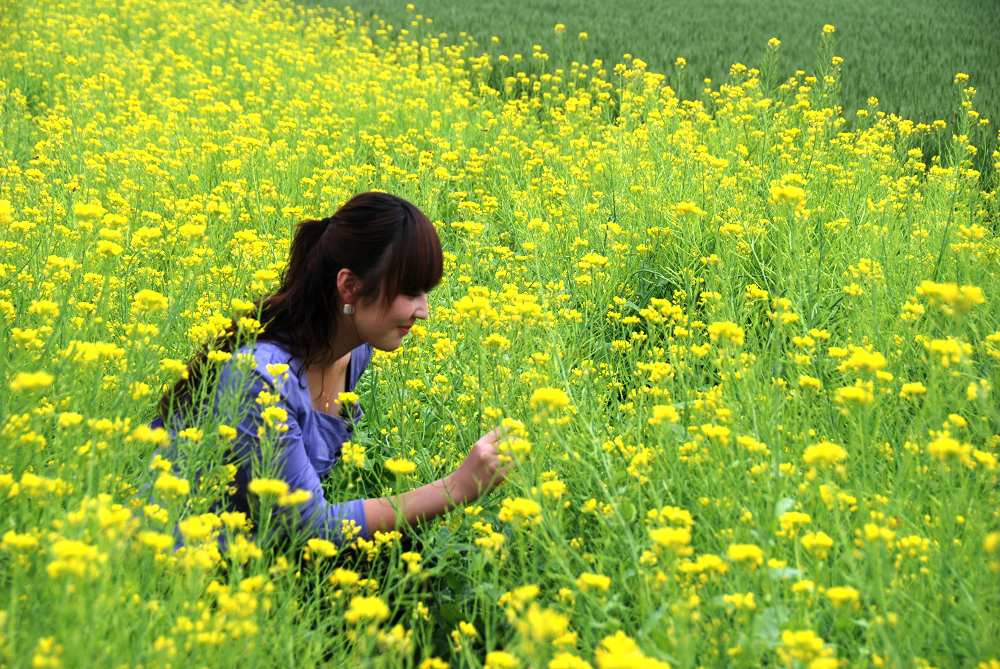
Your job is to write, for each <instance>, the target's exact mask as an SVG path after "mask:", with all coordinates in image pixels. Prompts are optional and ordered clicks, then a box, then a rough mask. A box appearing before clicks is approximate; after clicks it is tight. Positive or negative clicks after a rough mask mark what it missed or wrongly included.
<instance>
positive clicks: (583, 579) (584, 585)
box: [576, 571, 611, 592]
mask: <svg viewBox="0 0 1000 669" xmlns="http://www.w3.org/2000/svg"><path fill="white" fill-rule="evenodd" d="M576 587H578V588H579V589H580V590H583V591H587V590H600V591H601V592H607V591H608V588H610V587H611V579H610V578H608V577H607V576H604V575H603V574H593V573H591V572H589V571H585V572H583V573H582V574H580V576H579V577H577V579H576Z"/></svg>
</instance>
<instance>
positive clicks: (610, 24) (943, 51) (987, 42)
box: [304, 0, 1000, 169]
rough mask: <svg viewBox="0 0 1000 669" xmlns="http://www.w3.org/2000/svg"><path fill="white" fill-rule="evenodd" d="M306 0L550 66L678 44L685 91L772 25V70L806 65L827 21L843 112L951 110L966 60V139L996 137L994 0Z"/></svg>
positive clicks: (667, 67)
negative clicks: (969, 96) (969, 93)
mask: <svg viewBox="0 0 1000 669" xmlns="http://www.w3.org/2000/svg"><path fill="white" fill-rule="evenodd" d="M304 1H305V2H306V3H307V4H321V5H331V6H337V7H348V6H349V7H351V8H353V9H355V10H357V11H359V12H361V13H362V14H363V15H365V16H367V17H371V16H373V15H377V16H379V17H381V18H383V19H384V20H386V21H387V22H388V23H390V24H391V25H393V26H394V27H395V28H396V29H399V28H403V27H407V28H410V26H409V22H410V21H412V20H413V18H414V16H415V15H416V14H421V15H423V16H425V17H430V18H431V19H432V21H433V22H432V24H431V25H426V24H424V25H422V26H421V28H420V30H421V31H424V32H427V31H430V32H432V33H439V32H445V33H447V34H448V35H449V37H451V38H455V39H457V38H458V36H459V34H460V33H461V32H463V31H464V32H467V33H469V34H470V35H471V36H472V37H473V38H475V39H476V41H477V42H478V43H479V45H480V46H481V47H482V49H483V50H484V51H489V52H490V53H492V54H494V55H499V54H501V53H506V54H508V55H511V54H513V53H518V52H519V53H522V54H524V56H525V62H524V65H525V67H527V66H528V65H530V60H531V59H530V54H531V49H532V45H533V44H540V45H541V46H542V48H543V49H544V50H545V51H546V52H548V53H549V54H550V60H549V63H548V67H549V68H550V71H551V69H554V68H555V67H558V66H560V65H562V64H568V63H569V62H571V61H573V60H578V61H580V62H587V63H589V62H591V61H592V60H593V59H594V58H601V59H603V60H604V61H605V64H606V66H607V67H608V69H609V71H610V69H611V67H613V65H614V63H616V62H619V61H621V60H622V56H623V54H625V53H626V52H627V53H630V54H632V55H633V56H637V57H639V58H642V59H643V60H645V61H646V62H647V63H649V66H650V69H653V70H657V71H661V72H667V71H671V70H672V69H673V68H674V60H675V58H676V57H677V56H683V57H684V58H686V59H687V61H688V66H687V67H688V70H689V76H688V77H687V81H686V85H681V86H680V90H679V91H678V93H679V94H680V95H681V96H682V97H686V98H693V97H698V96H700V95H701V89H702V87H703V83H702V79H703V78H704V77H709V78H711V79H712V80H713V85H717V84H718V83H720V82H722V81H724V80H725V78H726V77H727V74H728V71H729V67H730V66H731V65H732V64H733V63H737V62H740V63H744V64H746V65H748V66H751V67H752V66H757V65H760V64H761V62H762V57H763V54H764V51H765V50H766V48H767V46H766V45H767V40H768V39H770V38H771V37H778V38H779V39H781V41H782V45H781V48H780V53H781V61H780V65H781V69H782V72H784V73H785V74H791V73H792V72H794V70H795V69H796V68H802V69H805V70H810V71H811V70H812V69H813V67H814V65H815V64H816V60H817V49H818V46H819V36H820V31H821V29H822V26H823V24H825V23H832V24H833V25H834V26H836V28H837V33H836V49H835V52H836V53H837V54H838V55H840V56H843V58H844V59H845V61H844V65H843V82H842V84H843V95H844V106H845V112H846V114H847V116H848V118H849V119H852V118H853V116H854V110H855V109H857V108H859V107H864V106H866V104H867V103H866V101H867V99H868V97H869V96H876V97H877V98H878V99H879V109H882V110H883V111H886V112H892V113H898V114H900V115H902V116H905V117H907V118H911V119H914V120H920V121H926V122H929V121H932V120H934V119H937V118H941V119H945V120H947V121H949V122H951V121H952V120H953V118H954V115H955V112H956V110H957V105H958V103H957V93H956V89H955V87H954V86H953V85H952V78H953V77H954V75H955V73H956V72H967V73H969V74H970V75H971V76H972V81H971V83H972V85H973V86H975V87H976V88H977V89H978V91H979V92H978V95H977V96H976V107H977V109H978V110H979V111H980V112H981V113H982V114H983V115H984V116H986V117H987V118H989V119H990V125H989V126H988V127H987V128H985V129H980V131H979V132H978V133H977V134H978V136H977V137H975V138H974V140H975V143H976V144H977V145H978V146H980V147H981V148H983V149H986V150H987V155H988V151H990V150H992V148H993V147H994V146H995V145H996V141H995V138H996V132H997V130H996V128H997V125H996V124H997V123H998V122H1000V0H957V1H955V2H940V1H938V0H900V1H898V2H890V1H886V0H837V1H831V0H824V1H821V2H799V1H795V0H696V1H692V0H660V1H657V2H649V1H643V0H619V1H618V2H614V3H610V2H604V3H598V2H585V1H584V0H568V1H564V2H555V1H554V0H538V1H533V2H525V1H524V0H493V2H490V3H479V2H469V1H468V0H422V1H417V2H414V4H415V5H416V12H415V13H414V12H407V10H406V4H407V3H406V0H355V1H354V2H350V3H344V2H335V1H332V0H304ZM556 23H563V24H565V26H566V32H565V33H564V34H563V35H562V36H561V37H557V36H556V34H555V33H554V31H553V26H554V25H555V24H556ZM410 29H411V30H412V28H410ZM580 31H585V32H587V33H588V34H589V39H588V40H587V41H586V42H580V41H579V39H578V38H577V35H578V33H579V32H580ZM493 35H496V36H498V37H500V43H499V44H492V43H491V40H490V37H491V36H493ZM560 41H561V43H562V44H561V46H560ZM987 155H984V156H982V158H983V159H985V158H987ZM985 163H986V160H983V164H981V167H986V165H985ZM987 169H988V168H987Z"/></svg>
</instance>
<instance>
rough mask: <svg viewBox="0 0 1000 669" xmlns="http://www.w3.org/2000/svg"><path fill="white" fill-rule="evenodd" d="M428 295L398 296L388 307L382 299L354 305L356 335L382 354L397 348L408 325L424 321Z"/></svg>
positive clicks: (408, 327)
mask: <svg viewBox="0 0 1000 669" xmlns="http://www.w3.org/2000/svg"><path fill="white" fill-rule="evenodd" d="M427 315H428V314H427V293H419V294H417V295H404V294H400V295H397V296H396V298H395V299H394V300H393V301H392V302H391V303H390V304H389V306H388V307H383V306H382V302H381V299H377V300H376V301H375V302H374V303H372V304H356V305H355V313H354V316H353V318H354V324H355V326H356V327H357V329H358V335H359V336H360V337H361V338H362V339H363V340H364V341H367V342H368V343H369V344H371V345H372V346H373V347H375V348H377V349H379V350H382V351H394V350H396V349H397V348H399V346H400V344H401V343H402V342H403V337H405V336H406V334H407V332H408V331H409V329H410V326H411V325H413V323H414V322H416V320H417V319H418V318H422V319H426V318H427Z"/></svg>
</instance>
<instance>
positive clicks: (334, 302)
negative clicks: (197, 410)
mask: <svg viewBox="0 0 1000 669" xmlns="http://www.w3.org/2000/svg"><path fill="white" fill-rule="evenodd" d="M345 267H346V268H348V269H350V270H351V271H353V272H354V273H355V274H357V275H358V277H360V279H361V289H360V292H359V293H358V297H359V299H360V300H363V301H365V302H367V303H373V302H374V300H375V299H376V298H377V297H378V296H379V293H380V291H381V302H382V305H383V306H384V307H388V305H389V304H391V303H392V301H393V300H394V299H395V298H396V296H397V295H400V294H404V295H415V294H418V293H422V292H428V291H430V290H431V289H432V288H434V287H435V286H436V285H437V284H438V283H439V282H440V281H441V272H442V254H441V242H440V240H439V239H438V235H437V230H435V229H434V225H433V224H432V223H431V222H430V220H428V218H427V217H426V216H425V215H424V214H423V212H421V211H420V210H419V209H418V208H417V207H415V206H414V205H413V204H411V203H410V202H407V201H406V200H404V199H403V198H400V197H397V196H395V195H389V194H387V193H378V192H368V193H360V194H358V195H355V196H354V197H352V198H351V199H350V200H348V201H347V202H346V203H344V205H343V206H341V207H340V208H339V209H338V210H337V211H336V212H334V214H333V215H332V216H330V217H328V218H324V219H318V220H305V221H302V222H301V223H299V224H298V227H297V228H296V230H295V237H294V238H293V239H292V246H291V252H290V255H289V260H288V265H287V266H286V268H285V271H284V274H283V275H282V277H281V285H280V286H279V288H278V290H277V291H276V292H274V293H273V294H271V295H268V296H266V297H263V298H260V299H258V300H256V301H255V302H254V306H255V307H256V312H257V314H259V316H258V320H259V321H260V322H261V325H262V329H261V331H260V332H259V333H258V335H257V339H266V340H269V341H273V342H276V343H278V344H280V345H282V346H283V347H284V348H285V349H286V350H288V351H289V352H290V353H291V354H292V355H293V356H295V357H296V358H297V359H298V360H300V361H301V362H302V363H303V364H304V365H307V366H308V365H313V364H329V363H331V362H332V361H333V348H332V345H333V340H334V337H335V335H336V334H337V332H336V328H337V314H338V312H340V310H341V301H340V295H339V292H338V290H337V273H338V272H339V271H340V270H341V269H343V268H345ZM240 335H241V333H240V331H239V328H238V321H237V319H233V321H232V323H230V325H229V327H228V328H227V329H226V332H225V334H223V335H222V336H221V337H219V338H218V339H216V341H215V343H214V344H213V345H210V346H209V347H207V348H205V349H203V350H201V351H199V352H198V354H197V355H195V357H194V358H193V359H192V360H191V361H190V362H189V364H188V367H187V375H186V377H185V378H182V379H180V380H179V381H178V382H177V383H176V384H175V385H174V386H173V387H172V388H171V389H170V390H168V391H167V392H166V393H164V395H163V397H162V398H161V399H160V402H159V405H158V408H157V409H158V410H157V413H158V415H159V416H160V417H161V418H162V419H163V421H164V423H167V421H168V415H169V413H170V412H171V410H174V411H176V410H178V409H179V408H181V407H183V406H185V405H190V404H192V403H193V402H192V400H193V397H194V395H195V394H196V393H197V394H199V395H204V394H205V392H206V387H205V386H206V385H211V384H203V383H201V382H202V381H204V380H207V376H208V374H206V372H209V371H211V364H210V363H209V364H206V363H207V361H208V353H209V351H211V350H216V351H226V352H232V351H234V350H235V349H236V348H238V346H237V343H238V342H239V336H240ZM199 387H200V389H199ZM208 390H211V389H208Z"/></svg>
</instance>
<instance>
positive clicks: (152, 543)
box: [139, 531, 174, 553]
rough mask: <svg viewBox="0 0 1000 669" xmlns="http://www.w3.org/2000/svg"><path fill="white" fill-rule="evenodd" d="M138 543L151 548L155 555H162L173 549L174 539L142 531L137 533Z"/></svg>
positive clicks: (165, 535) (162, 534) (161, 533)
mask: <svg viewBox="0 0 1000 669" xmlns="http://www.w3.org/2000/svg"><path fill="white" fill-rule="evenodd" d="M139 543H141V544H142V545H143V546H148V547H150V548H152V549H153V550H154V551H155V552H157V553H162V552H163V551H166V550H167V549H169V548H171V547H173V545H174V538H173V537H172V536H171V535H169V534H164V533H163V532H150V531H143V532H140V533H139Z"/></svg>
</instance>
